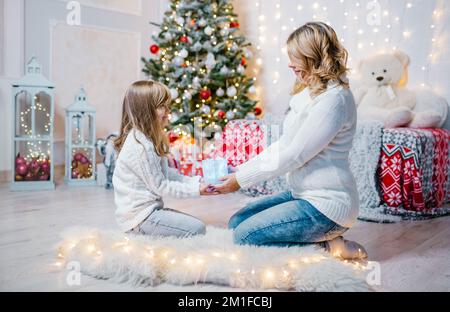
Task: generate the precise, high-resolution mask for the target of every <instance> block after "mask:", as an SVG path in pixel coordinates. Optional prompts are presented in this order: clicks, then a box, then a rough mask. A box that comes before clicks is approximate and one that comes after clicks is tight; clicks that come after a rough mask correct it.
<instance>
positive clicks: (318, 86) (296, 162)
mask: <svg viewBox="0 0 450 312" xmlns="http://www.w3.org/2000/svg"><path fill="white" fill-rule="evenodd" d="M287 49H288V55H289V58H290V64H289V67H290V68H292V70H293V71H294V72H295V74H296V76H297V82H296V85H295V87H294V94H295V96H294V97H293V98H292V100H291V102H290V107H291V111H290V113H289V114H288V116H287V117H286V120H285V122H284V125H283V128H284V133H283V135H282V136H281V138H280V140H279V141H278V142H276V143H275V144H273V145H271V146H270V147H269V148H267V149H266V150H265V151H264V152H262V153H261V154H260V155H258V156H257V157H255V158H254V159H252V160H250V161H249V162H247V163H245V164H243V165H241V166H239V167H238V168H237V172H236V173H234V174H231V175H228V176H226V177H224V178H223V179H222V182H223V184H222V185H220V186H216V189H217V190H218V191H219V192H221V193H229V192H234V191H237V190H238V189H239V188H241V187H242V188H247V187H249V186H252V185H254V184H257V183H259V182H261V181H264V180H268V179H271V178H274V177H277V176H280V175H284V174H286V173H287V181H288V185H289V188H290V190H289V191H288V192H285V193H282V194H280V195H277V196H273V197H270V198H265V199H262V200H260V201H256V202H254V203H251V204H249V205H247V206H246V207H244V208H243V209H242V210H240V211H238V212H237V213H236V214H235V215H233V216H232V217H231V219H230V221H229V227H230V228H231V229H234V240H235V242H236V243H238V244H249V245H265V246H298V245H303V244H311V243H320V244H321V245H322V246H324V247H325V248H326V250H328V251H329V252H331V253H333V254H339V255H340V256H341V257H342V258H346V259H360V258H366V257H367V253H366V251H365V250H364V248H363V247H362V246H360V245H358V244H357V243H355V242H350V241H346V240H344V239H343V238H342V237H341V235H342V234H343V233H344V232H346V231H347V230H348V229H349V228H351V227H352V226H353V225H354V224H355V222H356V219H357V216H358V208H359V198H358V191H357V188H356V183H355V179H354V177H353V175H352V173H351V171H350V167H349V162H348V156H349V151H350V148H351V146H352V141H353V136H354V134H355V128H356V105H355V102H354V98H353V95H352V92H351V91H350V89H349V85H348V81H347V80H346V78H345V74H346V72H347V67H346V64H347V55H348V54H347V51H346V50H345V48H344V47H343V46H342V45H341V43H340V42H339V40H338V38H337V35H336V33H335V32H334V30H333V29H332V28H331V27H330V26H328V25H326V24H324V23H307V24H305V25H304V26H302V27H300V28H299V29H297V30H296V31H294V32H293V33H292V34H291V35H290V36H289V39H288V41H287Z"/></svg>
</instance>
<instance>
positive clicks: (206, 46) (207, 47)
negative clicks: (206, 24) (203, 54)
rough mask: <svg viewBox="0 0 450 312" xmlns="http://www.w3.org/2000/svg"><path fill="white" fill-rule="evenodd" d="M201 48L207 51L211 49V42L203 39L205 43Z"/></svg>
mask: <svg viewBox="0 0 450 312" xmlns="http://www.w3.org/2000/svg"><path fill="white" fill-rule="evenodd" d="M203 48H204V49H205V50H207V51H209V50H211V49H212V46H211V42H209V41H205V43H203Z"/></svg>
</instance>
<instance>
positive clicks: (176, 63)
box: [172, 56, 184, 66]
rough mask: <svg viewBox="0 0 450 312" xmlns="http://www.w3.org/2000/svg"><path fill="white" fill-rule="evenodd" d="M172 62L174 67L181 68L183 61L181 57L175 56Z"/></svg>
mask: <svg viewBox="0 0 450 312" xmlns="http://www.w3.org/2000/svg"><path fill="white" fill-rule="evenodd" d="M172 62H173V63H174V64H175V65H176V66H181V65H182V64H183V63H184V60H183V58H182V57H180V56H176V57H174V58H173V60H172Z"/></svg>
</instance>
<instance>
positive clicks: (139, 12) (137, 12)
mask: <svg viewBox="0 0 450 312" xmlns="http://www.w3.org/2000/svg"><path fill="white" fill-rule="evenodd" d="M59 1H61V2H66V3H67V2H69V1H70V0H59ZM128 1H130V0H127V2H128ZM134 1H137V4H138V8H137V10H135V11H133V10H121V9H119V8H117V7H114V6H112V5H111V4H109V5H107V4H101V3H98V2H97V3H94V2H91V1H88V2H86V1H83V0H78V2H79V3H80V4H81V6H85V7H90V8H94V9H99V10H105V11H111V12H117V13H120V14H129V15H135V16H142V0H134Z"/></svg>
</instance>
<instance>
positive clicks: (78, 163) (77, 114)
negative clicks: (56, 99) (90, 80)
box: [65, 88, 96, 185]
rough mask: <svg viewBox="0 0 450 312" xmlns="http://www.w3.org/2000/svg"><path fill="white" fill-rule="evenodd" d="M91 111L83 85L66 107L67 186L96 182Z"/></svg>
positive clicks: (93, 111)
mask: <svg viewBox="0 0 450 312" xmlns="http://www.w3.org/2000/svg"><path fill="white" fill-rule="evenodd" d="M95 113H96V110H95V107H93V106H91V105H90V104H89V103H88V101H87V97H86V92H85V91H84V89H83V88H81V90H80V92H79V93H78V94H77V95H76V97H75V102H74V103H73V104H72V105H70V106H69V107H68V108H66V166H65V167H66V170H65V181H66V183H67V184H68V185H94V184H96V172H95V153H96V146H95Z"/></svg>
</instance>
